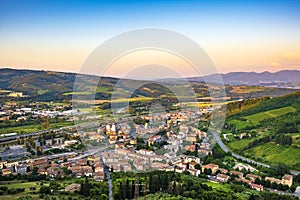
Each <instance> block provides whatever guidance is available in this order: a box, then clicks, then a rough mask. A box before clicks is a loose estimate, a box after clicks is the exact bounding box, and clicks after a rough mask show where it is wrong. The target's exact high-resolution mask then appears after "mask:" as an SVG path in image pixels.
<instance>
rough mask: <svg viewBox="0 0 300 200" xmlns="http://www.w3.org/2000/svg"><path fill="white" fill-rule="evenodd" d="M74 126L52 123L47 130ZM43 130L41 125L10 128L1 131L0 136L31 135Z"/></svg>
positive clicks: (71, 123)
mask: <svg viewBox="0 0 300 200" xmlns="http://www.w3.org/2000/svg"><path fill="white" fill-rule="evenodd" d="M71 125H74V122H68V121H66V122H59V123H50V125H49V127H48V128H47V129H54V128H61V127H64V126H71ZM41 130H43V128H42V125H41V124H33V125H26V126H19V127H9V128H3V129H0V134H4V133H31V132H36V131H41Z"/></svg>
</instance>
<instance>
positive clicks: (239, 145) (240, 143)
mask: <svg viewBox="0 0 300 200" xmlns="http://www.w3.org/2000/svg"><path fill="white" fill-rule="evenodd" d="M255 139H257V138H248V139H242V140H236V141H234V142H230V143H229V144H228V146H229V147H230V148H231V149H232V150H242V149H244V148H245V147H247V146H248V144H249V143H250V142H252V141H253V140H255Z"/></svg>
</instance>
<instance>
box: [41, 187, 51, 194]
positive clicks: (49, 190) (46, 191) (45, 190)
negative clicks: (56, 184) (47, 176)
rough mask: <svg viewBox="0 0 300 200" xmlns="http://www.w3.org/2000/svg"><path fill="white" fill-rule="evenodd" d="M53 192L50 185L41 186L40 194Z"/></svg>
mask: <svg viewBox="0 0 300 200" xmlns="http://www.w3.org/2000/svg"><path fill="white" fill-rule="evenodd" d="M50 193H51V189H50V187H48V186H42V187H41V188H40V194H50Z"/></svg>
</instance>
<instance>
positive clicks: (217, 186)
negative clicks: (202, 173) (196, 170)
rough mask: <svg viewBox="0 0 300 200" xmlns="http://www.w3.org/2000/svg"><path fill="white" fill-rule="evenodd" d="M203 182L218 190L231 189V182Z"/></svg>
mask: <svg viewBox="0 0 300 200" xmlns="http://www.w3.org/2000/svg"><path fill="white" fill-rule="evenodd" d="M203 184H206V185H208V186H210V187H212V188H213V189H216V190H222V191H226V192H229V191H231V189H230V185H229V184H222V183H215V182H205V183H203Z"/></svg>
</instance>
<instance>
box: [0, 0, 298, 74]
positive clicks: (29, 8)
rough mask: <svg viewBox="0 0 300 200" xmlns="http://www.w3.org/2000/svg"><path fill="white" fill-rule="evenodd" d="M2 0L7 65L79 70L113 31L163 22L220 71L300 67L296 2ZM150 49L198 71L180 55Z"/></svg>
mask: <svg viewBox="0 0 300 200" xmlns="http://www.w3.org/2000/svg"><path fill="white" fill-rule="evenodd" d="M0 5H1V6H0V67H1V68H4V67H10V68H16V69H21V68H22V69H42V70H54V71H66V72H79V71H80V69H81V67H82V65H83V63H84V62H85V60H86V59H87V58H88V56H89V55H90V54H91V52H93V50H94V49H95V48H97V47H98V46H99V45H101V44H102V43H103V42H105V41H106V40H108V39H110V38H111V37H113V36H115V35H117V34H119V33H122V32H126V31H130V30H133V29H138V28H145V27H157V28H163V29H169V30H173V31H176V32H178V33H181V34H183V35H186V36H187V37H189V38H191V39H192V40H194V41H195V42H197V43H198V44H199V45H200V46H201V47H202V48H203V49H204V50H205V52H206V53H207V54H208V56H209V57H210V58H211V60H212V61H213V63H214V64H215V66H216V67H217V70H218V71H219V72H221V73H227V72H232V71H255V72H263V71H271V72H274V71H279V70H284V69H300V23H299V21H300V1H297V0H295V1H289V0H283V1H276V0H273V1H265V0H261V1H247V0H245V1H236V0H229V1H221V0H202V1H193V0H187V1H153V0H149V1H148V0H146V1H133V0H132V1H129V0H124V1H79V0H74V1H71V0H61V1H58V0H57V1H55V0H53V1H49V0H43V1H40V0H39V1H34V0H32V1H30V0H29V1H25V0H11V1H4V0H1V1H0ZM148 53H149V52H148ZM142 54H143V53H140V54H138V53H137V55H134V54H132V55H127V56H128V57H126V56H125V57H124V58H120V60H118V61H117V62H115V63H114V66H112V68H111V69H110V70H108V71H107V73H108V75H111V76H123V75H124V74H126V73H127V74H128V73H130V71H131V70H132V68H130V66H132V65H134V63H136V59H139V60H143V55H142ZM151 55H152V56H154V55H156V57H155V59H154V60H156V61H157V60H158V61H159V59H162V60H164V61H165V63H164V64H166V65H169V66H174V67H175V68H176V67H178V66H179V68H180V67H181V68H180V69H179V70H182V72H180V73H183V74H184V75H186V76H193V75H194V74H193V73H194V72H193V71H192V70H190V69H191V67H188V65H187V66H185V64H184V62H182V61H177V59H178V58H174V56H170V55H165V53H163V54H159V53H156V54H155V53H153V52H152V54H151ZM144 56H146V57H147V56H148V57H149V55H148V54H147V52H144ZM150 57H151V56H150ZM122 59H123V60H124V61H122ZM131 62H132V63H131ZM141 63H142V62H139V64H141ZM156 63H157V62H156ZM147 64H149V63H147ZM182 66H184V67H182Z"/></svg>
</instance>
